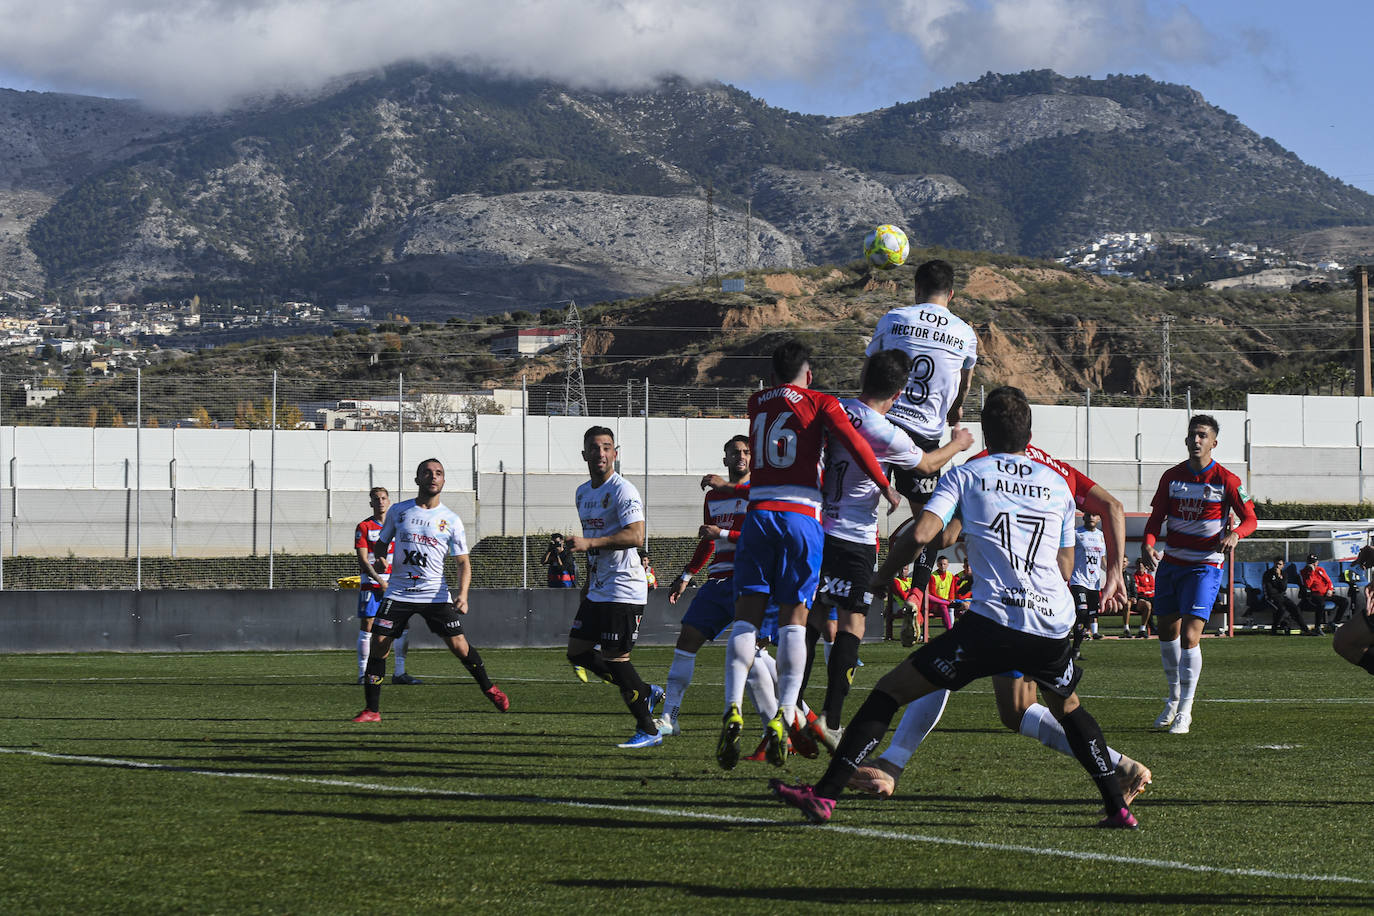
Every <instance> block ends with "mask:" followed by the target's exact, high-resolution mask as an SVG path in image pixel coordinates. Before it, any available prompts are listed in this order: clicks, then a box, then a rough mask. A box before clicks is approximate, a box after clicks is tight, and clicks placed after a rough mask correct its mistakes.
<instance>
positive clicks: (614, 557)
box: [568, 426, 663, 749]
mask: <svg viewBox="0 0 1374 916" xmlns="http://www.w3.org/2000/svg"><path fill="white" fill-rule="evenodd" d="M617 454H618V449H617V448H616V444H615V433H613V432H612V431H611V430H610V429H608V428H606V427H604V426H593V427H591V428H589V429H588V430H587V431H586V432H585V433H583V434H582V459H583V460H584V461H585V462H587V477H588V480H587V482H586V483H584V484H582V485H581V486H579V487H578V488H577V495H576V501H577V517H578V518H579V519H580V520H581V523H582V536H581V537H574V538H570V539H569V542H568V546H569V547H570V548H571V549H572V550H574V551H585V552H586V554H587V581H586V585H585V586H584V587H583V590H582V602H581V604H579V605H578V607H577V616H576V617H575V618H573V622H572V628H571V629H570V630H569V632H568V661H569V662H571V663H572V665H573V667H574V668H581V669H583V670H585V671H586V672H587V673H589V674H594V675H596V676H597V677H599V678H601V679H602V680H604V681H608V682H610V683H612V684H615V685H616V686H617V687H619V688H620V697H621V699H622V700H624V701H625V705H626V706H627V707H628V708H629V710H630V714H631V715H632V716H634V719H635V733H634V734H633V735H632V736H631V737H630V738H629V739H628V740H626V741H623V742H621V743H620V744H619V745H617V747H621V748H626V749H639V748H647V747H655V746H657V745H660V744H662V743H663V736H662V735H660V734H659V732H658V726H657V725H656V724H655V723H654V715H653V714H654V707H655V706H656V705H658V702H659V701H660V700H662V699H663V688H662V687H659V686H657V685H651V684H646V683H645V682H644V680H643V678H641V677H640V676H639V672H638V671H636V670H635V666H634V665H633V664H631V663H630V651H631V650H632V649H634V645H635V640H636V639H638V638H639V622H640V620H641V619H642V618H643V616H644V605H645V603H646V602H648V600H649V583H648V577H647V576H646V575H645V573H644V565H643V564H642V563H641V562H640V559H639V548H640V547H643V546H644V501H643V500H642V499H641V498H640V496H639V491H638V490H636V489H635V486H634V484H632V483H630V482H629V481H628V480H626V479H625V478H624V477H621V476H620V475H619V474H618V473H616V470H615V459H616V455H617ZM598 646H600V648H598Z"/></svg>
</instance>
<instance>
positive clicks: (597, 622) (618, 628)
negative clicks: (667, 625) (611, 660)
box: [568, 598, 644, 655]
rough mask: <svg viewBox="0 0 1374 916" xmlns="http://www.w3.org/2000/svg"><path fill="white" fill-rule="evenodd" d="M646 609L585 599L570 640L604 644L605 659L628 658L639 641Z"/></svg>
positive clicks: (574, 619)
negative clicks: (613, 656) (641, 621)
mask: <svg viewBox="0 0 1374 916" xmlns="http://www.w3.org/2000/svg"><path fill="white" fill-rule="evenodd" d="M643 618H644V605H642V604H619V603H617V602H614V601H588V600H587V599H586V598H583V599H582V603H581V604H579V605H578V606H577V616H576V617H574V618H573V622H572V629H571V630H569V631H568V638H569V639H584V640H586V641H587V642H594V643H600V644H601V652H602V654H603V655H625V654H627V653H628V652H629V651H630V650H631V649H633V648H634V647H635V640H636V639H638V638H639V622H640V620H642V619H643Z"/></svg>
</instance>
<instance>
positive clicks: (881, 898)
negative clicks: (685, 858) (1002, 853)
mask: <svg viewBox="0 0 1374 916" xmlns="http://www.w3.org/2000/svg"><path fill="white" fill-rule="evenodd" d="M552 883H553V884H554V885H556V886H559V887H564V888H581V889H587V890H611V891H615V890H671V891H677V892H678V893H681V894H683V895H685V896H689V897H700V898H705V899H722V900H737V899H757V900H768V901H783V900H787V901H795V902H797V903H821V904H826V903H829V904H854V903H872V904H878V905H886V906H893V905H897V904H939V903H970V902H974V903H995V904H1005V905H1007V906H1013V905H1022V906H1024V905H1027V904H1065V903H1087V904H1098V905H1104V904H1142V905H1150V904H1153V905H1156V906H1159V905H1163V906H1178V907H1189V908H1196V907H1207V906H1214V907H1254V908H1263V909H1270V908H1274V907H1293V908H1303V907H1306V908H1321V909H1331V908H1332V907H1350V908H1356V909H1363V908H1368V907H1369V906H1371V905H1374V897H1370V896H1364V897H1360V896H1355V895H1349V894H1339V895H1336V894H1333V895H1324V896H1320V897H1318V896H1313V895H1312V894H1310V893H1306V894H1297V893H1276V894H1264V893H1257V892H1249V893H1245V892H1241V893H1234V894H1227V893H1216V894H1208V893H1198V892H1196V891H1186V892H1184V891H1180V892H1178V893H1169V892H1161V891H1158V890H1152V891H1142V892H1140V893H1128V892H1122V891H1110V892H1108V891H1101V892H1093V891H1086V890H1076V891H1044V890H1032V889H1029V888H1024V887H1015V888H1013V887H912V888H876V887H870V886H864V887H805V888H799V887H779V886H776V885H767V886H764V887H752V888H751V887H724V886H717V885H710V884H691V883H688V882H673V881H634V880H628V881H619V880H614V879H595V878H592V879H581V880H579V879H564V880H560V881H554V882H552Z"/></svg>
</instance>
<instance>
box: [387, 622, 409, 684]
mask: <svg viewBox="0 0 1374 916" xmlns="http://www.w3.org/2000/svg"><path fill="white" fill-rule="evenodd" d="M408 648H410V631H409V630H406V631H405V632H404V633H402V634H401V638H400V639H398V640H396V642H394V643H392V645H391V657H392V658H394V659H395V660H396V661H395V664H394V665H393V666H392V668H391V674H392V676H394V677H400V676H401V675H402V674H405V673H406V649H408Z"/></svg>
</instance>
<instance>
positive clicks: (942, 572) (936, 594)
mask: <svg viewBox="0 0 1374 916" xmlns="http://www.w3.org/2000/svg"><path fill="white" fill-rule="evenodd" d="M953 597H954V573H952V572H950V571H949V558H948V557H940V559H938V560H936V561H935V572H933V573H931V574H930V587H929V588H927V589H926V613H927V614H932V613H939V615H940V619H941V620H943V621H944V622H945V629H946V630H948V629H949V628H950V627H952V626H954V618H953V617H952V616H951V615H950V613H949V602H950V600H951V599H952V598H953Z"/></svg>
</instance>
